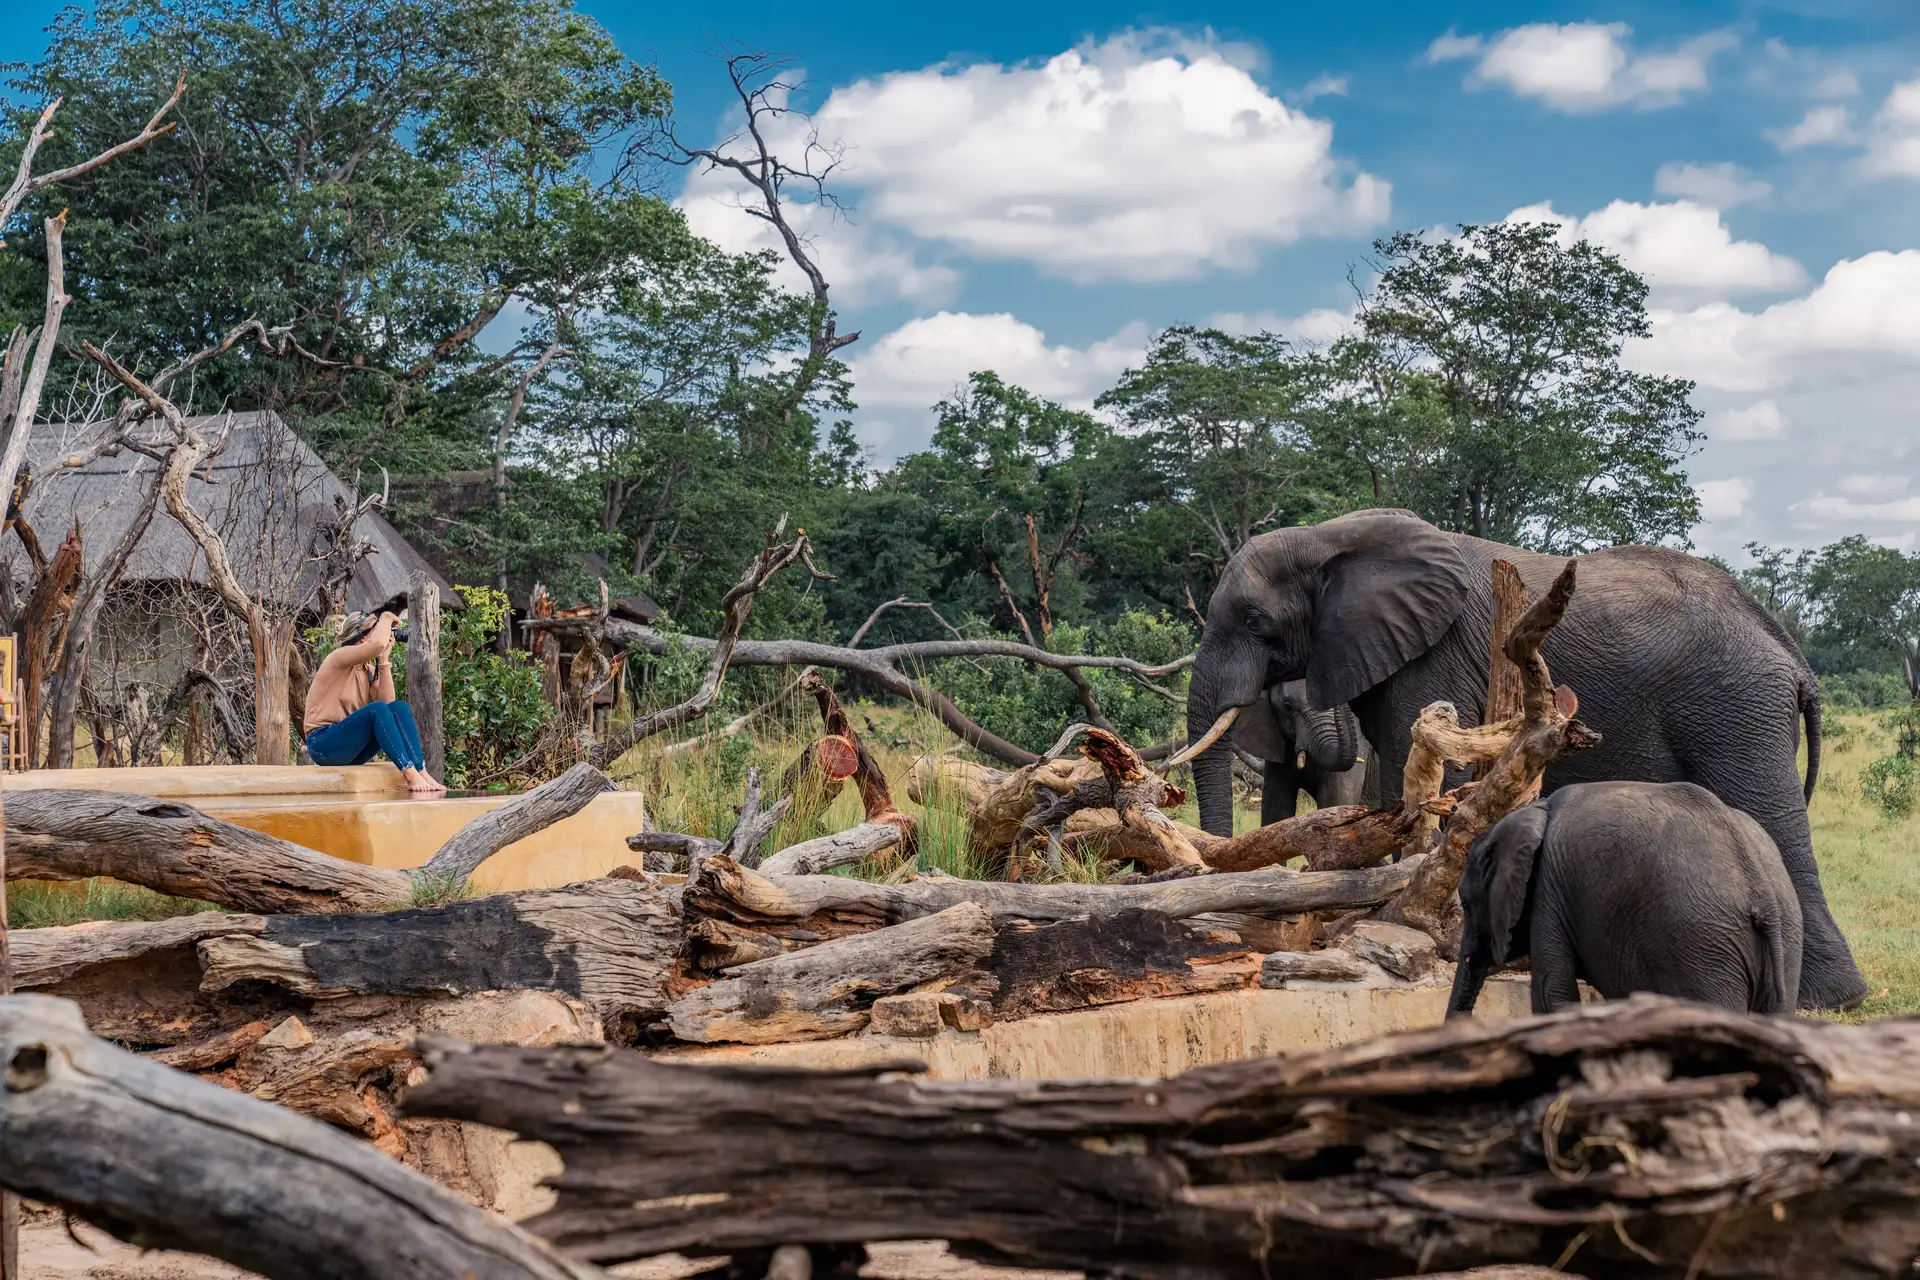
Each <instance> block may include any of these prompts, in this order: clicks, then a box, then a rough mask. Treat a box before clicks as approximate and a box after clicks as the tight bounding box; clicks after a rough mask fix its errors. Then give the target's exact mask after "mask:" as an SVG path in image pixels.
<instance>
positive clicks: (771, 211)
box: [651, 49, 860, 417]
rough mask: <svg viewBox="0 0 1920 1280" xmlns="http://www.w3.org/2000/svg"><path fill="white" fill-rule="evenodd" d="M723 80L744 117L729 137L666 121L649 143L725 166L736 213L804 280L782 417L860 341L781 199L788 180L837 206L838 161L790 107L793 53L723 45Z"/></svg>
mask: <svg viewBox="0 0 1920 1280" xmlns="http://www.w3.org/2000/svg"><path fill="white" fill-rule="evenodd" d="M724 61H725V64H726V69H727V79H728V80H729V81H730V82H731V83H732V85H733V92H734V96H735V97H736V98H738V99H739V101H740V109H741V111H742V113H743V114H744V115H745V117H746V120H745V124H744V126H743V127H742V128H741V129H740V131H739V132H737V133H735V134H733V135H732V136H730V137H728V138H725V139H723V140H721V141H720V142H718V143H715V144H714V145H712V146H707V147H695V146H688V145H687V144H686V143H685V142H683V141H681V139H680V137H679V135H678V134H677V133H676V132H675V131H674V128H673V125H672V123H671V122H669V123H668V124H667V125H665V126H664V127H663V128H662V130H661V133H660V136H659V139H658V140H657V145H655V146H653V147H652V148H651V150H652V152H653V155H654V157H655V158H656V159H659V160H663V161H665V162H667V163H669V164H676V165H683V166H689V167H699V168H701V169H702V171H703V172H708V173H711V172H714V171H716V170H724V171H725V172H727V173H730V174H732V175H733V176H734V177H735V178H737V179H739V180H740V181H742V182H744V183H745V184H746V185H747V186H748V187H750V188H751V189H752V190H753V193H754V195H753V200H754V202H753V203H751V204H743V205H742V206H741V212H743V213H745V214H747V215H748V216H749V217H752V218H757V219H759V220H760V221H761V222H764V223H766V224H767V225H768V226H770V227H772V228H773V230H774V232H775V233H776V234H777V235H778V236H779V237H780V243H781V244H782V245H784V246H785V248H786V252H787V257H788V258H790V259H791V260H792V261H793V265H794V266H796V267H798V268H799V269H800V271H801V273H802V274H803V275H805V276H806V278H807V285H808V288H809V290H810V291H811V293H812V297H813V305H812V307H811V309H810V311H809V313H808V318H807V354H806V355H805V356H804V357H803V358H802V359H801V360H800V361H799V362H798V363H797V364H796V365H795V366H794V368H793V371H792V373H791V374H790V378H789V384H788V387H787V390H786V393H785V395H783V396H782V397H781V403H780V406H779V407H780V409H781V411H782V414H783V416H786V417H791V416H792V414H793V412H794V410H795V409H797V408H799V406H800V404H801V403H802V402H803V401H804V400H805V399H806V398H807V396H808V395H809V394H810V393H811V392H812V390H813V388H814V386H815V384H816V383H818V382H819V380H820V378H821V377H822V375H824V374H825V373H827V371H828V368H829V365H830V364H831V363H832V362H833V360H834V359H835V353H836V352H838V351H839V350H840V349H841V348H843V347H846V346H848V345H850V344H852V343H855V342H858V341H859V340H860V335H859V333H857V332H855V333H840V332H839V331H838V329H837V326H836V321H835V318H834V314H833V306H832V304H831V303H830V302H829V301H828V299H827V291H828V289H829V287H830V286H829V285H828V283H827V277H826V275H825V273H824V272H822V271H821V269H820V265H819V263H818V261H817V260H816V259H815V256H814V253H813V251H812V249H811V248H810V247H809V245H808V244H807V239H806V237H805V236H804V235H803V234H802V233H801V232H800V230H799V229H797V228H796V227H795V226H794V224H793V220H792V218H791V217H790V216H789V213H788V210H787V206H786V204H785V202H784V200H785V195H786V191H787V188H788V186H789V185H792V186H794V187H796V188H800V189H811V191H812V193H813V198H814V200H815V201H816V202H817V203H819V204H821V205H825V206H827V207H829V208H832V209H835V210H838V209H839V208H840V205H839V202H838V201H837V200H835V198H834V197H833V195H832V194H831V193H830V192H829V191H828V190H827V179H828V177H829V176H830V175H831V174H832V173H833V171H834V170H835V169H836V168H838V167H839V164H840V151H839V148H838V147H837V146H829V145H823V144H822V143H821V141H820V136H819V134H818V132H817V131H815V130H814V129H813V128H812V127H811V122H810V121H807V117H806V115H805V113H803V112H801V111H799V110H797V109H796V108H794V107H793V106H792V105H791V102H792V98H793V95H794V94H796V93H797V92H799V91H800V89H801V88H802V85H801V83H800V82H799V81H797V80H792V79H788V78H787V76H786V73H787V72H788V71H790V70H791V69H792V67H793V59H792V58H790V57H786V56H784V55H781V54H773V53H765V52H761V51H758V50H750V49H749V50H740V51H730V52H727V53H726V54H725V58H724ZM789 121H807V127H806V128H805V129H804V130H803V131H802V133H803V136H801V137H800V138H798V139H797V140H796V141H795V143H794V149H797V150H798V153H799V155H798V158H797V159H795V157H794V155H793V149H789V150H788V154H787V155H786V156H785V157H784V158H783V157H782V156H781V154H780V150H781V148H782V147H783V145H784V144H783V142H782V140H781V139H780V138H779V137H777V136H776V135H777V134H780V133H783V132H785V131H787V130H788V129H789V128H790V125H789V123H788V122H789Z"/></svg>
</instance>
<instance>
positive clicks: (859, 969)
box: [667, 902, 994, 1044]
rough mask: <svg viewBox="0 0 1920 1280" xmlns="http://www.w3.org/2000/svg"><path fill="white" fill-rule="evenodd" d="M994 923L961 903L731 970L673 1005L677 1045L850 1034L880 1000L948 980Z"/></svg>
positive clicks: (988, 940)
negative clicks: (906, 920)
mask: <svg viewBox="0 0 1920 1280" xmlns="http://www.w3.org/2000/svg"><path fill="white" fill-rule="evenodd" d="M993 933H994V931H993V920H992V918H991V917H990V916H989V915H988V914H987V913H986V911H985V910H983V909H982V908H981V907H979V906H977V905H975V904H973V903H970V902H963V903H960V904H958V905H955V906H952V907H949V908H947V909H946V910H945V911H941V912H939V913H938V914H935V915H930V916H926V917H924V918H921V919H918V920H913V921H909V922H907V923H905V924H899V925H895V926H893V927H892V928H888V929H879V930H875V931H874V932H872V933H867V934H859V935H856V936H852V937H846V938H840V939H837V940H835V941H833V942H824V943H821V944H820V945H819V946H817V947H809V948H807V949H806V950H804V951H796V952H794V953H792V954H790V955H781V956H774V957H771V958H769V959H766V960H756V961H754V962H752V963H750V964H743V965H740V966H738V967H737V968H733V969H729V970H728V971H727V976H726V977H725V978H723V979H722V980H721V981H719V982H715V983H712V984H711V985H708V986H705V987H700V988H698V989H697V990H694V991H691V992H689V993H688V994H686V995H684V996H682V997H680V999H678V1000H676V1001H674V1002H673V1004H672V1005H671V1006H670V1007H669V1008H668V1010H667V1017H668V1019H669V1020H670V1021H671V1023H672V1025H673V1033H674V1034H675V1035H676V1036H679V1037H680V1038H681V1039H682V1040H694V1041H701V1042H712V1041H720V1040H729V1041H734V1042H736V1043H744V1044H772V1043H776V1042H780V1041H789V1040H821V1039H826V1038H829V1037H832V1036H842V1035H846V1034H848V1033H849V1032H853V1031H858V1030H860V1029H861V1028H863V1027H865V1026H866V1025H867V1017H868V1011H869V1010H870V1009H871V1008H872V1007H873V1002H874V1001H875V1000H877V999H879V998H880V997H881V996H889V995H894V994H896V993H898V992H902V991H908V990H911V989H912V988H914V987H918V986H920V985H922V984H924V983H929V982H936V981H939V980H941V979H945V978H952V977H955V976H956V975H958V974H960V973H962V972H965V971H967V970H969V969H972V968H974V967H976V966H978V965H979V964H980V963H981V962H982V961H984V960H985V959H986V958H987V955H988V953H989V952H990V951H991V950H992V949H993Z"/></svg>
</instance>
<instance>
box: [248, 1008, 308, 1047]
mask: <svg viewBox="0 0 1920 1280" xmlns="http://www.w3.org/2000/svg"><path fill="white" fill-rule="evenodd" d="M312 1043H313V1032H311V1031H309V1030H307V1024H306V1023H304V1022H302V1021H300V1019H298V1018H296V1017H293V1016H291V1015H289V1016H288V1017H287V1018H286V1019H285V1020H284V1021H282V1022H281V1023H280V1024H279V1025H278V1026H276V1027H275V1028H274V1029H273V1030H271V1031H269V1032H267V1034H265V1035H264V1036H261V1037H260V1039H259V1040H257V1041H255V1044H256V1045H257V1046H258V1047H259V1048H262V1049H304V1048H306V1047H307V1046H308V1045H310V1044H312Z"/></svg>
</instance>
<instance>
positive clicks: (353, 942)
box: [199, 878, 681, 1031]
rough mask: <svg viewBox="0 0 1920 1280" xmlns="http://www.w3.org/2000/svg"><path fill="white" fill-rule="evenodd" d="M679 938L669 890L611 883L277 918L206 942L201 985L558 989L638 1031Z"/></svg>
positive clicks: (461, 991) (423, 991) (665, 980)
mask: <svg viewBox="0 0 1920 1280" xmlns="http://www.w3.org/2000/svg"><path fill="white" fill-rule="evenodd" d="M680 938H681V924H680V918H679V916H678V915H677V914H676V913H675V912H674V910H673V908H672V905H671V904H670V902H669V901H668V898H667V895H666V893H665V892H664V891H663V890H661V889H659V888H656V887H655V886H653V885H650V884H646V883H642V882H639V881H633V880H620V879H612V878H608V879H602V880H588V881H583V882H582V883H580V884H575V885H568V886H567V887H566V888H564V889H539V890H527V891H522V892H517V893H498V894H492V895H489V896H487V897H484V898H473V899H469V900H467V901H463V902H453V903H449V904H447V905H446V906H441V907H427V908H420V909H415V910H405V911H389V912H381V913H373V914H365V915H328V916H319V915H305V916H274V917H269V918H268V919H267V921H266V924H265V927H264V928H263V929H261V930H259V931H258V932H252V931H247V932H240V931H236V932H232V933H227V934H221V935H218V936H214V937H210V938H207V939H206V940H204V941H202V942H201V943H200V944H199V948H200V960H201V965H202V969H203V971H204V976H203V978H202V979H201V983H200V985H201V989H202V990H205V991H220V990H224V989H226V988H229V987H231V986H233V985H234V984H235V983H240V982H266V983H271V984H273V985H275V986H278V987H282V988H285V989H286V990H288V991H291V992H294V993H296V994H298V995H302V996H311V997H316V998H318V997H332V996H340V995H395V996H450V995H469V994H473V993H476V992H481V991H506V990H513V989H526V990H534V991H558V992H563V993H565V994H567V995H570V996H575V997H577V998H579V999H581V1000H583V1001H585V1002H586V1003H587V1004H589V1005H592V1006H593V1007H594V1009H596V1010H597V1011H598V1012H599V1013H600V1015H601V1017H602V1018H603V1020H605V1021H606V1022H607V1023H608V1024H609V1026H610V1028H612V1029H615V1030H617V1029H618V1028H620V1027H625V1028H626V1029H627V1030H629V1031H630V1030H631V1029H632V1025H631V1024H637V1023H642V1022H644V1021H646V1020H648V1019H651V1018H653V1017H657V1016H658V1015H659V1014H660V1013H662V1012H663V1011H664V1010H665V1009H666V1007H667V1004H668V991H667V987H668V984H669V980H670V979H671V978H672V977H673V975H674V973H675V969H676V965H675V957H676V955H677V954H678V952H679V947H680Z"/></svg>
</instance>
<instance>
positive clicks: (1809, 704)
mask: <svg viewBox="0 0 1920 1280" xmlns="http://www.w3.org/2000/svg"><path fill="white" fill-rule="evenodd" d="M1799 692H1800V714H1801V716H1803V717H1804V718H1805V719H1806V722H1807V781H1806V785H1805V786H1804V787H1802V788H1801V792H1800V794H1801V798H1802V799H1803V800H1804V801H1805V802H1806V803H1808V804H1811V803H1813V784H1814V783H1816V782H1818V781H1820V682H1819V681H1818V680H1816V679H1814V676H1813V673H1812V672H1811V671H1809V672H1807V673H1806V674H1805V675H1804V677H1802V679H1801V681H1800V691H1799Z"/></svg>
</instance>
